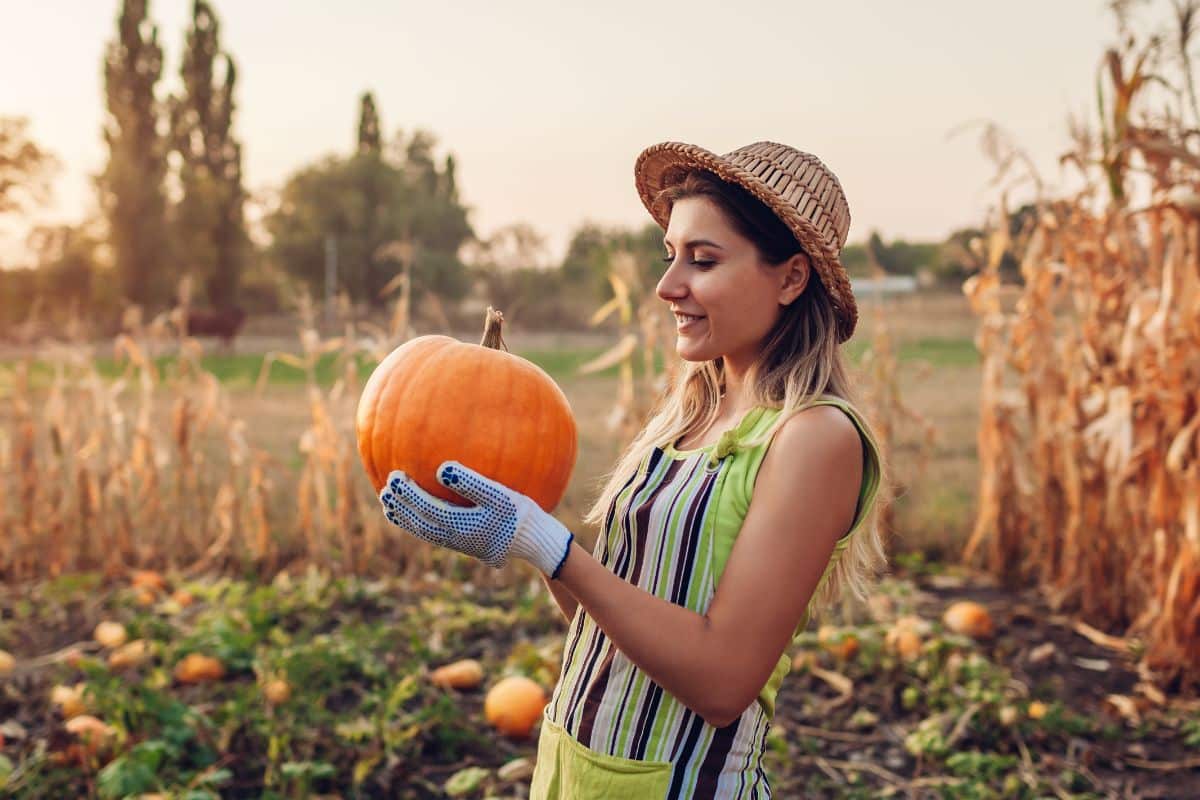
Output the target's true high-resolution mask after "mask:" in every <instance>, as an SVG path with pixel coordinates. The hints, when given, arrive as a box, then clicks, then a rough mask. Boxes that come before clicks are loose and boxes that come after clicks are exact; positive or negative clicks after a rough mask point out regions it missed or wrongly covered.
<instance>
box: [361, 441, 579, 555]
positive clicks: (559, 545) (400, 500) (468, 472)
mask: <svg viewBox="0 0 1200 800" xmlns="http://www.w3.org/2000/svg"><path fill="white" fill-rule="evenodd" d="M437 479H438V483H440V484H442V486H445V487H446V488H447V489H450V490H451V491H454V492H457V493H458V494H460V495H462V496H463V497H465V498H466V499H467V500H470V501H472V502H474V503H475V504H476V505H474V506H456V505H452V504H451V503H447V502H446V501H445V500H441V499H439V498H437V497H434V496H433V495H431V494H429V493H428V492H426V491H425V490H424V489H422V488H421V487H420V486H418V485H417V483H416V482H415V481H414V480H413V479H412V478H410V477H408V476H407V475H406V474H405V473H403V472H402V471H400V470H394V471H393V472H392V473H390V474H389V475H388V480H387V484H386V485H385V486H384V489H383V491H382V492H380V493H379V501H380V502H381V503H382V504H383V509H384V516H386V517H387V519H388V521H389V522H391V523H392V524H393V525H396V526H398V527H400V528H403V529H404V530H406V531H408V532H409V533H411V534H413V535H414V536H416V537H417V538H419V539H424V540H425V541H427V542H430V543H432V544H436V545H438V546H439V547H446V548H449V549H451V550H457V551H458V552H460V553H465V554H466V555H469V556H471V557H473V558H477V559H479V560H480V561H482V562H483V563H485V564H487V565H488V566H490V567H495V568H497V569H499V568H500V567H503V566H504V565H505V564H506V563H508V559H509V556H516V557H517V558H523V559H525V560H526V561H528V562H530V563H531V564H533V565H534V566H535V567H537V568H538V569H540V570H541V571H542V572H543V573H545V574H547V575H549V576H550V577H552V578H554V577H557V576H558V570H559V569H561V567H562V564H563V562H564V561H565V560H566V558H567V553H568V552H570V547H571V540H572V539H573V538H574V535H573V534H572V533H571V532H570V531H569V530H567V529H566V527H564V526H563V524H562V523H560V522H559V521H558V520H556V519H555V518H554V517H552V516H550V515H549V514H547V513H546V512H545V511H543V510H542V509H541V508H540V507H539V506H538V504H537V503H535V502H534V501H533V500H531V499H529V498H528V497H526V496H525V495H523V494H521V493H520V492H516V491H513V490H512V489H509V488H508V487H507V486H504V485H503V484H501V483H497V482H496V481H493V480H491V479H490V478H486V477H484V476H483V475H480V474H479V473H478V472H475V471H474V470H472V469H469V468H467V467H464V466H463V465H462V464H459V463H458V462H457V461H447V462H445V463H443V464H442V465H441V466H440V467H438V471H437Z"/></svg>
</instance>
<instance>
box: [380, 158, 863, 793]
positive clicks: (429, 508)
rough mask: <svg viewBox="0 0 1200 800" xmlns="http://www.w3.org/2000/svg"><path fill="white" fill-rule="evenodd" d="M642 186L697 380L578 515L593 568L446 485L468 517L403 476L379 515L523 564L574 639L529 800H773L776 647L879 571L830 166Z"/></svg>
mask: <svg viewBox="0 0 1200 800" xmlns="http://www.w3.org/2000/svg"><path fill="white" fill-rule="evenodd" d="M635 174H636V181H637V187H638V191H639V193H640V194H641V197H642V200H643V202H644V203H645V205H646V208H647V209H648V210H649V211H650V213H651V214H652V215H653V216H654V218H655V220H656V221H657V222H658V223H659V225H661V226H662V227H663V228H664V230H665V237H664V242H663V244H664V247H665V248H666V256H667V258H666V262H667V268H666V270H665V272H664V273H663V275H662V277H661V279H660V280H659V283H658V286H657V292H658V296H659V297H660V298H661V299H662V301H663V302H664V303H666V304H667V305H668V307H670V309H671V310H672V311H673V312H674V313H675V315H676V319H677V327H676V332H677V339H676V351H677V352H678V354H679V355H680V356H681V357H682V358H683V359H684V361H685V362H686V366H685V369H684V370H683V373H682V375H681V377H680V378H679V379H678V381H677V382H676V384H675V385H674V386H672V387H670V388H669V389H668V391H667V393H666V394H665V396H664V397H663V398H662V400H661V402H660V404H659V407H658V409H657V411H656V412H655V413H654V414H653V415H652V417H651V418H650V420H649V421H648V422H647V423H646V425H645V427H644V428H643V430H642V431H641V433H640V434H639V435H638V436H637V437H636V438H635V439H634V441H633V442H632V444H630V446H629V447H628V449H627V450H626V452H625V453H624V454H623V455H622V456H621V458H620V459H619V460H618V462H617V464H616V467H615V468H614V470H613V472H612V473H611V474H610V475H609V476H608V479H607V483H606V485H605V487H604V489H603V490H602V491H601V493H600V496H599V498H598V500H597V501H596V503H595V504H594V506H593V507H592V509H591V511H590V512H589V514H588V517H587V521H588V522H590V523H594V524H598V525H599V526H600V535H599V537H598V538H597V540H596V545H595V548H594V549H593V552H592V553H590V554H589V553H588V552H587V551H586V550H584V549H583V548H582V547H580V546H579V545H578V544H577V543H576V542H575V541H574V540H573V536H572V534H571V532H570V531H568V530H567V529H566V528H565V527H564V526H562V524H561V523H559V522H558V521H557V520H555V519H554V518H553V517H551V516H550V515H549V514H546V513H544V512H542V511H541V510H539V509H538V508H537V507H536V505H535V504H533V503H531V502H530V501H529V499H528V498H526V497H524V496H523V495H520V494H519V493H517V492H514V491H513V490H512V489H510V488H508V487H506V486H504V485H502V484H500V483H498V482H496V481H494V480H491V479H490V478H488V477H486V476H483V475H478V474H476V473H473V472H471V471H470V470H466V469H463V468H462V467H461V466H460V465H457V464H446V465H443V467H442V469H441V470H440V471H439V475H438V479H439V481H440V482H441V483H442V485H443V486H446V487H449V488H453V489H454V490H455V491H456V492H458V493H459V494H461V495H463V496H464V497H466V498H467V499H468V500H470V501H472V502H474V503H476V506H475V507H474V508H473V509H470V510H463V509H461V508H457V507H454V508H452V507H450V506H448V505H446V504H445V502H444V501H442V500H438V499H436V498H433V497H430V496H428V495H426V494H425V493H423V492H422V491H421V490H420V489H419V487H415V486H413V485H410V484H409V483H406V482H405V481H404V480H403V476H399V477H398V478H396V480H395V481H393V483H395V484H396V485H395V486H394V487H393V490H391V491H385V492H384V493H383V496H382V497H381V499H382V500H383V502H384V505H385V507H386V508H387V512H388V515H389V518H390V519H405V520H411V521H412V522H411V524H415V525H418V526H421V527H422V530H423V531H425V533H426V534H430V533H432V534H436V536H433V538H434V539H435V540H436V541H439V542H440V543H443V544H444V545H445V546H447V547H452V548H454V549H457V550H460V551H461V552H471V551H472V548H473V546H475V545H476V544H477V543H478V540H479V539H480V537H485V538H486V539H487V543H488V546H489V547H490V548H492V549H493V550H495V551H496V552H502V553H503V557H502V558H501V559H500V563H503V561H504V559H506V558H507V557H508V554H509V553H510V552H511V553H512V554H513V555H517V556H518V557H521V558H524V559H526V560H528V561H530V562H531V563H533V564H535V565H536V566H538V568H539V569H540V570H541V571H542V573H543V576H544V579H545V580H546V583H547V585H548V587H549V588H550V590H551V592H552V593H553V594H554V597H555V599H556V600H557V601H558V602H559V605H560V607H561V608H562V610H563V612H564V614H565V615H566V616H567V617H568V618H569V619H570V620H571V626H570V630H569V632H568V634H567V640H566V646H565V650H564V653H563V661H562V672H561V674H560V676H559V681H558V684H557V686H556V687H555V689H554V694H553V697H552V698H551V700H550V703H549V705H547V707H546V709H545V713H544V717H543V720H542V728H541V735H540V739H539V741H538V760H537V766H536V770H535V772H534V776H533V782H532V786H531V792H530V796H531V798H536V799H537V800H550V799H552V798H553V799H557V798H570V800H591V799H592V798H596V799H599V798H610V797H629V798H663V797H669V798H750V797H769V796H770V787H769V786H768V783H767V777H766V773H765V771H764V769H763V764H762V759H763V752H764V748H765V743H766V736H767V731H768V730H769V728H770V725H771V719H772V717H773V716H774V714H775V697H776V694H777V693H778V690H779V687H780V684H781V683H782V681H783V679H784V677H785V675H786V674H787V671H788V669H789V666H790V659H789V658H788V655H787V649H788V647H789V645H790V643H791V642H792V640H793V639H794V638H795V636H796V635H798V634H799V633H800V632H801V631H803V630H804V628H805V627H806V626H807V625H808V622H809V620H810V617H811V616H812V615H814V614H816V613H819V612H821V611H822V610H823V609H825V608H827V607H828V606H829V605H831V604H832V603H833V602H834V601H835V600H836V599H837V598H838V596H839V595H840V594H841V593H844V592H849V593H852V594H855V595H858V596H860V597H862V596H865V594H866V592H867V589H868V587H869V586H870V584H871V582H872V580H873V579H874V577H875V576H876V574H877V572H878V570H879V569H880V568H881V567H882V566H883V564H884V562H885V557H884V553H883V548H882V544H881V541H880V536H879V531H878V525H877V515H876V513H875V511H876V508H875V506H876V503H875V501H876V498H877V495H878V493H879V490H880V487H881V486H882V485H883V481H884V478H883V464H882V459H881V457H880V453H879V448H878V447H877V445H876V443H875V438H874V436H873V434H872V431H871V427H870V425H869V424H868V423H867V422H866V420H865V419H864V418H863V416H862V415H861V414H860V413H859V412H858V410H857V409H856V408H855V406H854V403H853V398H852V394H851V387H850V382H849V380H848V376H847V373H846V368H845V363H844V360H843V355H842V352H841V349H840V347H839V345H840V344H841V343H842V342H844V341H845V340H846V339H848V338H849V337H850V335H851V333H852V332H853V331H854V326H855V322H856V320H857V310H856V306H855V303H854V296H853V294H852V293H851V291H850V286H849V281H848V279H847V277H846V273H845V270H844V269H843V268H842V266H841V263H840V261H839V253H840V251H841V248H842V245H843V244H844V242H845V238H846V232H847V229H848V227H849V224H850V215H849V211H848V208H847V206H846V200H845V197H844V196H843V194H842V190H841V186H840V184H839V183H838V181H837V178H836V177H834V175H833V173H832V172H830V171H829V170H828V168H826V167H825V165H824V164H822V163H821V162H820V161H819V160H818V159H817V158H815V157H814V156H811V155H809V154H807V153H801V152H799V151H797V150H795V149H793V148H790V147H787V146H785V145H778V144H773V143H770V142H760V143H757V144H753V145H749V146H747V147H744V148H741V149H739V150H736V151H734V152H733V153H730V154H728V155H726V156H716V155H714V154H712V153H710V152H708V151H706V150H703V149H701V148H698V147H695V146H692V145H685V144H678V143H672V142H668V143H664V144H661V145H656V146H654V147H651V148H649V149H647V150H646V151H644V152H643V153H642V155H641V157H640V158H639V159H638V162H637V166H636V168H635ZM424 538H427V539H429V538H430V536H429V535H427V536H425V537H424ZM531 543H533V545H531ZM534 545H536V546H534Z"/></svg>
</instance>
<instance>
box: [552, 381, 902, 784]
mask: <svg viewBox="0 0 1200 800" xmlns="http://www.w3.org/2000/svg"><path fill="white" fill-rule="evenodd" d="M817 404H819V405H832V406H836V407H838V408H841V409H842V410H843V411H844V412H846V413H847V414H848V415H849V416H850V418H851V419H852V420H853V421H854V423H855V426H856V427H857V428H858V430H859V433H860V434H861V436H862V439H863V448H864V469H863V481H862V486H861V489H860V492H859V502H858V510H857V512H856V514H855V517H854V521H853V523H852V525H851V528H850V530H849V531H848V532H847V533H846V535H845V536H843V537H842V538H841V539H839V540H838V542H837V544H836V545H835V548H834V553H833V556H832V558H831V559H830V563H829V566H828V567H827V568H826V570H825V574H824V575H823V576H822V578H821V581H822V582H823V581H824V580H825V579H826V578H827V577H828V575H829V572H830V570H831V569H832V567H833V565H834V563H835V562H836V560H837V558H838V557H839V556H840V554H841V552H842V551H843V550H844V549H845V547H846V544H847V542H848V540H849V538H850V536H851V535H852V534H853V533H854V532H855V531H856V530H858V528H859V527H860V526H861V525H862V523H863V521H864V520H865V519H866V517H867V515H868V514H869V512H870V509H871V506H872V504H873V503H874V501H875V495H876V492H877V490H878V487H879V481H880V469H879V450H878V447H877V446H876V444H875V442H874V441H873V439H872V438H871V436H870V434H869V433H868V432H867V428H866V426H865V425H864V424H863V422H862V420H861V419H860V418H859V417H858V415H857V414H856V412H855V411H854V410H853V409H852V408H851V407H850V406H849V405H847V404H846V403H845V402H844V401H842V400H840V399H838V398H834V397H824V398H822V399H821V400H818V401H817ZM778 414H779V410H778V409H770V408H755V409H752V410H751V411H749V412H747V414H746V415H745V416H744V417H743V418H742V420H741V422H740V423H739V424H738V425H737V426H735V427H734V428H731V429H730V430H728V431H726V432H725V434H724V435H722V437H721V438H720V440H719V441H717V442H716V443H714V444H712V445H709V446H708V447H703V448H698V449H695V450H676V449H675V448H674V447H673V446H671V445H667V446H666V447H662V448H655V449H654V450H652V451H651V452H650V453H649V454H648V455H647V457H646V458H645V459H644V460H643V462H642V464H641V465H640V467H639V469H638V470H637V472H636V473H635V474H634V475H633V476H632V477H630V478H629V480H628V481H627V482H626V483H625V485H624V487H623V488H622V489H621V491H620V493H619V494H618V495H617V496H616V498H615V500H614V502H613V504H612V506H611V507H610V508H609V511H608V514H607V515H606V519H605V523H604V527H603V529H602V531H601V534H600V536H599V538H598V539H597V542H596V546H595V549H594V551H593V555H594V556H595V558H596V559H597V560H599V561H600V562H601V563H602V564H604V566H605V567H607V568H608V569H610V570H612V571H613V572H614V573H615V574H617V575H619V576H621V577H622V578H624V579H625V580H627V581H630V582H631V583H634V584H635V585H637V586H639V587H641V588H642V589H644V590H645V591H647V592H651V593H652V594H654V595H656V596H658V597H662V598H664V599H666V600H669V601H670V602H672V603H676V604H678V605H681V606H684V607H686V608H690V609H692V610H694V611H696V612H697V613H700V614H703V613H706V612H707V610H708V606H709V603H710V602H711V601H712V598H713V595H714V593H715V590H716V587H717V582H718V581H719V580H720V578H721V574H722V572H723V571H724V568H725V564H726V562H727V561H728V559H729V553H730V551H731V550H732V549H733V542H734V540H735V539H736V538H737V534H738V531H739V530H740V529H741V525H742V521H743V520H744V519H745V517H746V512H747V510H748V509H749V507H750V497H751V492H752V491H753V487H754V480H755V476H756V475H757V474H758V469H759V467H760V465H761V464H762V460H763V457H764V456H765V455H766V451H767V444H759V445H757V446H752V445H747V444H746V442H747V441H750V440H753V439H756V438H757V437H759V436H760V435H761V434H763V433H764V432H765V431H766V430H767V429H768V428H769V427H770V425H771V423H772V422H773V421H774V420H775V419H776V418H777V417H778ZM808 617H809V614H808V612H807V611H806V612H805V614H804V617H803V618H802V619H801V621H800V624H799V625H798V626H797V628H796V631H795V633H796V634H799V633H800V632H801V631H803V630H804V628H805V627H806V626H807V624H808ZM790 666H791V660H790V658H789V657H788V654H787V653H786V652H785V653H784V654H783V655H782V656H780V659H779V663H778V664H777V665H776V667H775V670H774V672H773V673H772V675H771V677H770V679H769V680H768V681H767V683H766V685H765V686H763V688H762V691H761V692H760V693H759V695H758V701H757V702H756V703H752V704H751V705H750V706H749V707H748V708H747V709H746V710H745V711H744V712H742V714H741V716H740V717H739V718H738V719H737V720H736V721H734V722H733V723H731V724H730V725H727V726H725V727H723V728H715V727H713V726H712V725H709V724H708V723H706V722H705V721H704V720H703V719H702V718H701V717H700V716H699V715H698V714H696V713H695V712H694V711H692V710H690V709H688V708H687V707H685V706H684V705H683V704H682V703H680V702H679V701H678V700H676V699H675V698H674V697H673V696H671V695H670V694H669V693H667V692H666V691H664V690H663V689H662V687H660V686H658V685H657V684H656V683H654V681H652V680H650V678H649V677H648V676H647V675H646V674H645V673H644V672H642V670H640V669H639V668H638V667H637V666H635V665H634V664H633V663H632V662H631V661H630V660H629V659H628V658H626V657H625V655H624V654H623V653H621V652H620V651H619V650H617V648H616V647H614V646H613V644H612V642H611V641H610V640H609V639H608V637H607V636H606V635H605V634H604V632H603V631H602V630H600V628H599V627H598V626H597V625H596V623H595V620H593V619H592V618H591V617H590V616H589V615H588V614H587V612H586V611H585V610H584V609H583V608H582V606H581V607H580V608H579V609H578V610H577V611H576V613H575V617H574V620H573V621H572V623H571V626H570V629H569V631H568V633H567V639H566V643H565V645H564V651H563V664H562V672H561V674H560V676H559V681H558V684H557V685H556V687H555V689H554V693H553V695H552V697H551V700H550V703H549V705H547V706H546V710H545V712H544V715H543V720H542V726H541V734H540V737H539V740H538V756H537V765H536V768H535V771H534V775H533V783H532V787H531V794H530V797H531V800H558V799H559V798H562V799H563V800H592V798H596V800H599V799H600V798H631V799H632V798H637V799H639V800H640V798H656V799H657V798H729V800H734V799H735V798H737V799H740V798H768V797H770V796H771V790H770V786H769V785H768V783H767V777H766V774H765V772H764V770H763V766H762V757H763V750H764V747H765V744H766V739H767V732H768V730H769V728H770V723H771V718H772V717H773V716H774V714H775V696H776V693H777V692H778V690H779V686H780V684H781V683H782V682H783V679H784V676H785V675H786V674H787V672H788V669H789V668H790Z"/></svg>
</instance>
